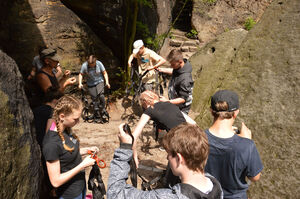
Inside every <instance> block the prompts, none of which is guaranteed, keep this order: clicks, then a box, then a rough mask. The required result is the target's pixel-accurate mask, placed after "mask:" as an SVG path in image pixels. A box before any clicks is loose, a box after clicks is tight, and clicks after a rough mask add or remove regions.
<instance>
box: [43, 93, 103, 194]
mask: <svg viewBox="0 0 300 199" xmlns="http://www.w3.org/2000/svg"><path fill="white" fill-rule="evenodd" d="M81 111H82V103H81V101H80V100H79V99H78V98H76V97H74V96H63V97H62V98H60V99H59V100H58V102H57V104H56V105H55V107H54V110H53V116H52V117H53V120H54V121H55V122H52V124H51V127H50V129H49V131H48V132H47V134H46V135H45V138H44V141H43V155H44V157H45V160H46V165H47V170H48V175H49V179H50V182H51V184H52V185H53V187H55V188H57V196H58V197H59V198H60V199H62V198H75V199H77V198H85V192H86V182H85V172H84V169H85V168H87V167H89V166H92V165H93V164H94V163H95V160H94V159H92V158H91V157H90V156H88V157H86V158H85V159H84V160H83V161H82V159H81V155H85V154H87V152H88V150H91V151H96V152H97V151H98V150H99V149H98V148H97V147H90V148H79V139H78V137H77V136H76V135H75V134H74V133H72V130H71V128H72V127H73V126H75V125H76V124H78V122H79V118H80V116H81Z"/></svg>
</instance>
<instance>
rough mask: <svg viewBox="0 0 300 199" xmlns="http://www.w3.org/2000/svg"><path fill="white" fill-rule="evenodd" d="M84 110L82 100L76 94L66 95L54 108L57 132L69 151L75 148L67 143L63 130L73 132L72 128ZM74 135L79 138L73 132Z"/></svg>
mask: <svg viewBox="0 0 300 199" xmlns="http://www.w3.org/2000/svg"><path fill="white" fill-rule="evenodd" d="M81 111H82V102H81V100H80V99H78V98H77V97H75V96H72V95H65V96H63V97H61V98H60V99H59V100H58V101H57V103H56V105H55V107H54V110H53V115H52V117H53V119H54V120H55V123H56V127H57V133H58V134H59V137H60V138H61V140H62V143H63V145H64V148H65V149H66V150H68V151H72V150H73V148H70V147H69V146H67V145H66V144H65V139H64V136H63V131H64V130H66V131H67V132H69V133H70V132H71V128H72V127H73V126H75V125H76V124H78V122H79V119H80V117H81ZM73 137H75V138H77V137H76V135H74V134H73Z"/></svg>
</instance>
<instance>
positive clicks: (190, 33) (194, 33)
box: [185, 29, 198, 39]
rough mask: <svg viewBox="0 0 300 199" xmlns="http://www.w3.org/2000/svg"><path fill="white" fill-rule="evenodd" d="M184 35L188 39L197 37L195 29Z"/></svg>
mask: <svg viewBox="0 0 300 199" xmlns="http://www.w3.org/2000/svg"><path fill="white" fill-rule="evenodd" d="M185 36H186V37H188V38H190V39H197V38H198V32H197V30H195V29H192V30H191V31H190V32H188V33H186V34H185Z"/></svg>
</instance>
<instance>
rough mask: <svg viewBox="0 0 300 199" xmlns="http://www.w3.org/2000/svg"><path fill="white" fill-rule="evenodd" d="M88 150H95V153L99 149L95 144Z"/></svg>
mask: <svg viewBox="0 0 300 199" xmlns="http://www.w3.org/2000/svg"><path fill="white" fill-rule="evenodd" d="M88 150H90V151H92V152H95V151H96V153H97V152H98V151H99V148H98V147H96V146H92V147H89V148H88Z"/></svg>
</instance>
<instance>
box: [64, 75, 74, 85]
mask: <svg viewBox="0 0 300 199" xmlns="http://www.w3.org/2000/svg"><path fill="white" fill-rule="evenodd" d="M66 83H67V85H72V84H75V83H76V78H75V77H71V78H69V79H67V81H66Z"/></svg>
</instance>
